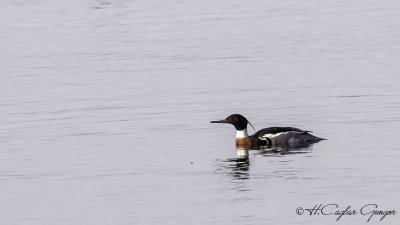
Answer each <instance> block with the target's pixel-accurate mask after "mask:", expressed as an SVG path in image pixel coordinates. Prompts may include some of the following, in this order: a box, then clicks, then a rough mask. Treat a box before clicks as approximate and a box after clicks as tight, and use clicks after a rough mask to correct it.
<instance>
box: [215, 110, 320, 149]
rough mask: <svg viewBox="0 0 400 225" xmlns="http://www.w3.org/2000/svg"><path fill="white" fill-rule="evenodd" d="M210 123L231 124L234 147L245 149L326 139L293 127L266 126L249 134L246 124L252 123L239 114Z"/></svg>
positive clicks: (294, 145) (302, 144) (301, 145)
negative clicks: (234, 132) (233, 130)
mask: <svg viewBox="0 0 400 225" xmlns="http://www.w3.org/2000/svg"><path fill="white" fill-rule="evenodd" d="M211 123H229V124H232V125H233V126H234V127H235V128H236V147H243V148H247V149H260V148H268V147H284V148H304V147H308V146H310V145H311V144H313V143H317V142H319V141H321V140H326V139H324V138H320V137H316V136H314V135H312V134H310V132H311V131H308V130H301V129H299V128H295V127H268V128H264V129H261V130H259V131H257V132H256V133H254V134H253V135H250V136H249V135H248V134H247V124H250V126H251V127H253V125H252V124H251V123H250V122H249V121H248V120H247V119H246V117H244V116H242V115H240V114H232V115H230V116H228V117H227V118H226V119H223V120H216V121H211ZM253 129H254V127H253ZM254 131H255V129H254Z"/></svg>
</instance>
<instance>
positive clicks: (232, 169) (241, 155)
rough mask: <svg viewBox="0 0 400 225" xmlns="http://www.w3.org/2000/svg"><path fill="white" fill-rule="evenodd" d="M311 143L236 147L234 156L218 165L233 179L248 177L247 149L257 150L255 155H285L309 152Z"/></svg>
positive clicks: (248, 160)
mask: <svg viewBox="0 0 400 225" xmlns="http://www.w3.org/2000/svg"><path fill="white" fill-rule="evenodd" d="M311 150H312V149H311V145H307V146H279V147H269V148H266V147H265V148H259V149H246V148H240V147H236V158H230V159H227V160H225V161H223V162H224V163H223V164H221V165H220V167H223V168H226V169H228V174H229V175H231V176H233V177H234V178H235V179H249V178H250V173H249V171H250V159H249V151H258V154H256V155H262V156H265V157H285V156H286V155H293V154H304V153H309V152H311Z"/></svg>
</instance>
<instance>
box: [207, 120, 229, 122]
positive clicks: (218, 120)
mask: <svg viewBox="0 0 400 225" xmlns="http://www.w3.org/2000/svg"><path fill="white" fill-rule="evenodd" d="M210 123H228V122H226V120H214V121H211V122H210Z"/></svg>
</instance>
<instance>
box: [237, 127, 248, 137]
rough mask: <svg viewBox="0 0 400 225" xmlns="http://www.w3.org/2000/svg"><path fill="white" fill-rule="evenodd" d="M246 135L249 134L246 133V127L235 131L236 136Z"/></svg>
mask: <svg viewBox="0 0 400 225" xmlns="http://www.w3.org/2000/svg"><path fill="white" fill-rule="evenodd" d="M248 136H249V135H247V129H244V130H238V131H236V138H245V137H248Z"/></svg>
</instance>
